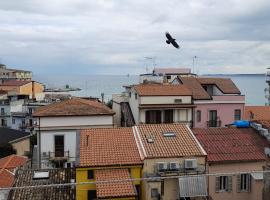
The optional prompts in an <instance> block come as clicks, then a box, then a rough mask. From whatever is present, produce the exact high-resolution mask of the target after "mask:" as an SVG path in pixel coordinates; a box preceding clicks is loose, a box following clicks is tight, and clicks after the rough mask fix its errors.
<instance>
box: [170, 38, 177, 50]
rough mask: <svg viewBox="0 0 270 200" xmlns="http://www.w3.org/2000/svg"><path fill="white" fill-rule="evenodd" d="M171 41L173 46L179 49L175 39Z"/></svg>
mask: <svg viewBox="0 0 270 200" xmlns="http://www.w3.org/2000/svg"><path fill="white" fill-rule="evenodd" d="M171 43H172V45H173V46H174V47H175V48H177V49H179V45H178V44H177V42H176V41H175V40H173V41H172V42H171Z"/></svg>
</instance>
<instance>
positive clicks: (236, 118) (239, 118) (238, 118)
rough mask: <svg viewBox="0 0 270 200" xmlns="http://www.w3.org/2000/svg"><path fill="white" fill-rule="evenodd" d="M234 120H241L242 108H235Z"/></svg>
mask: <svg viewBox="0 0 270 200" xmlns="http://www.w3.org/2000/svg"><path fill="white" fill-rule="evenodd" d="M234 120H235V121H237V120H241V110H240V109H236V110H234Z"/></svg>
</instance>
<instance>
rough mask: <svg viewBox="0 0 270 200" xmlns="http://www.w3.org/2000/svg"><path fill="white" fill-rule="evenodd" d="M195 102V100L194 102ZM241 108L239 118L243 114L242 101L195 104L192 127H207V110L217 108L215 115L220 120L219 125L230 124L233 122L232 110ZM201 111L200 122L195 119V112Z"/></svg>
mask: <svg viewBox="0 0 270 200" xmlns="http://www.w3.org/2000/svg"><path fill="white" fill-rule="evenodd" d="M194 104H196V102H194ZM236 109H240V110H241V118H242V117H243V114H244V103H235V104H234V103H218V102H217V103H205V104H196V108H195V120H194V122H195V123H194V125H195V126H194V127H196V128H204V127H207V121H208V120H209V110H217V116H218V117H219V120H221V126H225V125H226V124H231V123H232V122H234V110H236ZM197 110H200V111H201V122H198V121H197V116H196V112H197Z"/></svg>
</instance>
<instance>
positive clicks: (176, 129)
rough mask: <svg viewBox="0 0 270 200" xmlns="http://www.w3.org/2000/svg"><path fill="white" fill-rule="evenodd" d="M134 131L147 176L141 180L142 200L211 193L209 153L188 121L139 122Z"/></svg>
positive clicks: (168, 198)
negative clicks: (142, 123) (208, 183)
mask: <svg viewBox="0 0 270 200" xmlns="http://www.w3.org/2000/svg"><path fill="white" fill-rule="evenodd" d="M133 133H134V137H135V140H136V144H137V146H138V149H139V153H140V156H141V158H142V160H143V170H142V178H147V180H144V181H143V182H142V199H145V200H155V199H164V200H175V199H185V198H186V199H189V198H192V199H203V198H204V199H205V198H206V197H207V196H208V194H207V182H206V176H205V175H204V173H205V167H206V153H205V151H204V149H203V148H202V147H201V145H200V143H199V142H198V141H197V139H196V137H195V136H194V135H193V133H192V132H191V130H190V129H189V127H188V126H187V125H186V124H145V125H137V126H134V127H133ZM187 175H196V176H187ZM179 176H180V178H179ZM151 178H152V179H151Z"/></svg>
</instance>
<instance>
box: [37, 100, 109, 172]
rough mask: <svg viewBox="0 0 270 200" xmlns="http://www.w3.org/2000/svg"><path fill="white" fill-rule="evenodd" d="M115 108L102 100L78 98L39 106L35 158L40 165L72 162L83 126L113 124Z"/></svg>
mask: <svg viewBox="0 0 270 200" xmlns="http://www.w3.org/2000/svg"><path fill="white" fill-rule="evenodd" d="M113 115H114V112H113V111H112V110H111V109H110V108H108V107H107V106H105V105H104V104H102V103H100V102H98V101H94V100H85V99H79V98H72V99H69V100H65V101H62V102H59V103H54V104H50V105H48V106H43V107H40V108H38V109H37V110H36V111H35V112H34V113H33V117H35V118H36V120H37V126H36V128H35V131H36V132H37V134H38V160H39V164H40V166H41V167H46V166H51V165H53V166H62V165H63V164H65V163H66V165H67V164H69V163H70V165H72V164H74V162H75V158H76V155H77V153H79V151H78V150H77V148H78V145H77V142H79V134H77V131H78V130H80V129H86V128H96V127H113Z"/></svg>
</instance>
